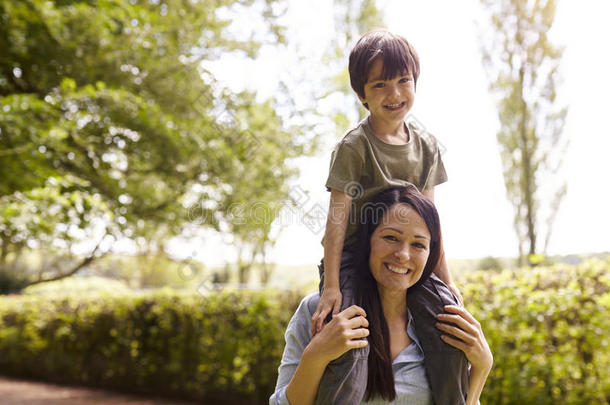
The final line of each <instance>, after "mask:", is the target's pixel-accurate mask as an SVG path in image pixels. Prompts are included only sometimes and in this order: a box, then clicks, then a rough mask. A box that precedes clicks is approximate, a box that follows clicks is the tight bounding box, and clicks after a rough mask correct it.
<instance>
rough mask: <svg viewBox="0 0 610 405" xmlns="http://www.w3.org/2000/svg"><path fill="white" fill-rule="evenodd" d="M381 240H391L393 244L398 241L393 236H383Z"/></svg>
mask: <svg viewBox="0 0 610 405" xmlns="http://www.w3.org/2000/svg"><path fill="white" fill-rule="evenodd" d="M383 239H385V240H391V241H393V242H395V241H397V240H398V238H397V237H396V236H393V235H386V236H384V237H383Z"/></svg>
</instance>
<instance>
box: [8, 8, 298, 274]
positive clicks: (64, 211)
mask: <svg viewBox="0 0 610 405" xmlns="http://www.w3.org/2000/svg"><path fill="white" fill-rule="evenodd" d="M255 3H256V4H257V5H260V6H261V7H259V8H257V9H260V10H261V12H260V15H257V16H256V15H252V18H259V19H263V20H264V21H265V25H266V26H267V27H268V32H267V33H263V34H264V35H263V38H268V39H264V41H271V42H278V41H279V42H281V41H283V34H282V30H281V27H280V26H279V24H278V23H277V19H278V17H279V15H280V14H281V12H282V7H281V4H280V5H278V3H279V2H278V1H275V0H266V1H262V0H260V1H256V0H246V1H238V0H223V1H219V2H214V3H212V2H207V1H202V0H158V1H153V0H129V1H128V0H97V1H93V0H89V1H87V0H62V1H59V0H58V1H55V2H49V1H45V0H9V1H3V2H2V4H0V19H1V21H2V24H0V49H1V51H0V52H1V53H0V103H1V108H0V212H1V213H2V215H1V217H0V242H1V244H0V273H4V275H3V277H5V276H6V274H7V273H8V272H10V271H13V272H14V271H15V270H19V269H18V266H19V257H20V255H21V254H22V253H23V252H24V251H25V250H27V249H29V248H31V249H43V250H44V251H45V252H46V253H47V254H48V255H47V257H49V258H50V260H46V261H45V262H44V263H42V264H41V266H39V268H38V269H36V271H35V272H34V273H33V274H27V277H25V278H24V277H22V276H23V274H22V275H20V277H21V278H22V279H23V280H22V281H23V283H35V282H42V281H48V280H54V279H57V278H61V277H65V276H69V275H71V274H74V273H75V272H76V271H78V270H79V269H81V268H82V267H84V266H86V265H87V264H89V263H91V261H93V260H95V259H96V258H97V257H99V255H100V254H103V253H104V252H106V251H108V250H109V246H110V245H111V244H112V241H113V240H116V239H118V238H124V237H127V238H131V239H133V240H135V241H139V240H144V241H145V240H161V239H165V238H168V237H171V236H172V235H177V234H179V233H181V232H182V231H183V230H184V229H185V228H188V227H191V226H193V225H197V226H206V227H212V228H219V226H220V224H221V223H222V222H223V221H224V222H226V221H227V219H226V216H227V214H228V212H229V209H230V207H231V206H232V205H234V204H240V203H241V204H246V203H248V202H249V201H250V200H251V198H252V196H255V195H256V193H257V192H258V191H259V190H260V189H262V188H264V189H267V188H268V189H269V191H270V193H269V194H268V195H269V198H270V199H278V200H279V199H283V198H286V195H285V194H284V193H285V191H286V190H284V189H282V187H281V185H282V184H284V182H285V181H286V180H287V179H288V178H289V177H290V176H292V175H293V174H294V171H293V170H292V169H291V168H290V167H289V166H288V165H286V164H285V162H286V160H287V159H289V158H292V157H295V156H299V155H301V154H302V153H304V152H307V150H308V149H307V148H304V147H303V145H302V144H301V143H300V142H299V136H298V135H295V134H299V133H300V131H298V128H293V127H290V128H289V127H288V126H287V125H286V124H285V123H284V122H283V120H282V118H281V117H280V116H278V114H277V113H276V112H275V109H274V105H273V101H267V102H264V103H259V102H256V101H255V99H254V96H253V95H252V94H249V93H247V92H243V93H239V94H233V93H231V92H229V91H227V90H226V89H224V88H222V87H221V86H220V85H219V84H218V83H217V82H216V80H215V79H214V77H213V76H212V75H211V74H210V73H209V72H208V71H206V70H205V69H204V68H203V67H202V65H201V61H203V60H211V59H213V58H215V57H217V56H218V55H220V54H221V53H223V52H243V53H245V54H247V55H250V56H252V55H255V53H256V50H257V49H258V47H259V46H260V45H261V43H262V41H263V40H254V39H252V38H254V37H255V36H254V35H253V36H252V37H251V38H247V39H245V40H244V39H238V38H236V37H235V35H233V34H232V31H231V29H230V28H231V27H230V25H231V12H232V10H233V9H237V8H240V7H244V6H246V7H247V6H251V5H253V4H255ZM219 8H221V9H222V10H223V13H218V12H217V11H218V9H219ZM221 14H222V15H223V16H224V17H220V15H221ZM236 190H239V193H237V192H236ZM189 207H190V208H191V209H189ZM192 207H197V210H196V211H197V217H196V218H194V217H193V215H192V214H193V209H192ZM195 220H196V221H195ZM193 222H196V223H195V224H194V223H193ZM262 237H263V238H264V235H263V236H262ZM92 240H93V241H94V242H93V243H91V241H92ZM79 250H80V251H81V254H80V255H78V254H76V253H75V252H77V251H79ZM83 252H84V255H83V254H82V253H83ZM66 257H67V258H69V259H71V260H69V263H70V264H69V266H67V265H65V260H64V259H65V258H66ZM77 257H80V259H79V260H76V259H77ZM60 262H64V265H60ZM21 271H24V270H23V269H21ZM0 278H2V277H0ZM23 283H22V284H23Z"/></svg>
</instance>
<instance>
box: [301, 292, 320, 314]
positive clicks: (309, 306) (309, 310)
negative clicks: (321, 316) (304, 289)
mask: <svg viewBox="0 0 610 405" xmlns="http://www.w3.org/2000/svg"><path fill="white" fill-rule="evenodd" d="M318 302H320V293H319V292H315V293H311V294H309V295H306V296H305V297H304V298H303V299H302V300H301V303H300V304H299V308H298V309H297V313H303V314H305V315H309V317H310V318H311V316H312V315H313V313H314V312H316V308H317V307H318Z"/></svg>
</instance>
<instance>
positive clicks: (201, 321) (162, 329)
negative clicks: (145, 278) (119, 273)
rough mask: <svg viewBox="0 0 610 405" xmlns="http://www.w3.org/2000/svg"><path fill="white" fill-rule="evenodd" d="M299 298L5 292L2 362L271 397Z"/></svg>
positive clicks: (30, 371)
mask: <svg viewBox="0 0 610 405" xmlns="http://www.w3.org/2000/svg"><path fill="white" fill-rule="evenodd" d="M298 299H299V296H297V295H294V294H290V293H283V294H272V293H270V292H269V291H267V292H266V293H265V294H261V293H244V292H241V293H239V294H238V293H230V292H229V293H220V294H210V295H208V296H205V297H202V296H198V295H192V294H189V295H185V294H176V293H167V292H165V293H163V292H158V293H155V294H146V295H140V296H138V295H133V294H132V295H125V296H122V297H120V296H96V297H94V298H87V297H84V296H81V297H79V298H74V297H71V298H59V297H57V298H55V299H49V298H38V297H31V296H30V297H28V296H23V297H18V298H17V297H16V298H12V297H7V298H2V299H1V305H0V354H1V355H0V368H1V369H2V370H3V372H4V373H10V374H11V375H14V376H20V377H28V378H40V379H45V380H49V381H54V382H58V383H78V384H87V385H93V386H98V387H105V388H112V389H118V390H123V391H132V392H134V391H135V392H140V393H148V394H153V395H165V396H182V397H188V398H192V399H200V400H204V401H210V402H212V403H246V402H247V403H266V402H267V400H268V395H269V392H271V391H272V390H273V388H274V386H275V380H276V378H277V372H276V370H277V365H278V359H279V358H280V357H281V353H282V347H283V344H282V343H283V332H284V328H285V326H286V324H287V323H288V320H289V319H290V316H292V313H293V312H294V311H295V309H296V306H297V304H298Z"/></svg>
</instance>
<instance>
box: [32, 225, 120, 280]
mask: <svg viewBox="0 0 610 405" xmlns="http://www.w3.org/2000/svg"><path fill="white" fill-rule="evenodd" d="M106 235H108V232H105V233H104V235H103V236H102V238H101V239H100V241H99V242H98V244H97V245H96V246H95V248H94V249H93V251H91V253H90V254H89V256H87V257H86V258H85V259H83V260H82V261H81V262H80V263H78V264H77V265H76V266H74V267H73V268H72V269H70V270H69V271H68V272H66V273H60V274H58V275H56V276H53V277H49V278H39V279H38V280H35V281H33V282H31V283H29V284H28V285H34V284H40V283H48V282H49V281H57V280H61V279H62V278H66V277H70V276H73V275H74V274H76V273H77V272H78V271H79V270H80V269H82V268H83V267H86V266H88V265H89V264H91V262H93V261H94V260H96V259H99V258H100V257H102V256H104V255H105V254H106V253H108V252H104V253H103V254H102V255H100V256H97V257H96V256H95V253H96V252H97V250H98V249H99V247H100V245H101V244H102V242H103V241H104V239H105V238H106Z"/></svg>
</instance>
